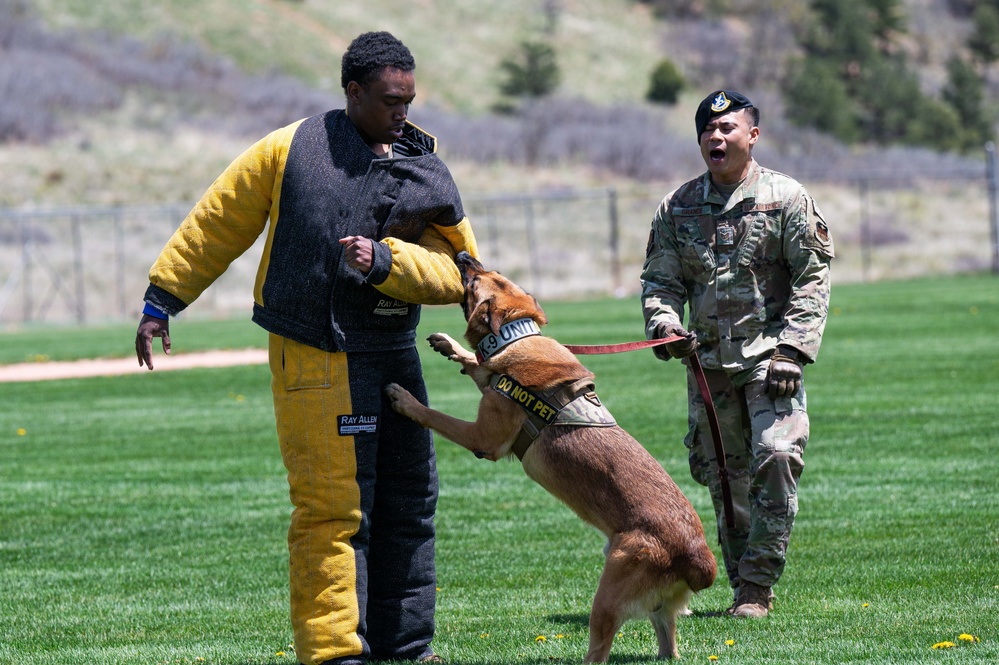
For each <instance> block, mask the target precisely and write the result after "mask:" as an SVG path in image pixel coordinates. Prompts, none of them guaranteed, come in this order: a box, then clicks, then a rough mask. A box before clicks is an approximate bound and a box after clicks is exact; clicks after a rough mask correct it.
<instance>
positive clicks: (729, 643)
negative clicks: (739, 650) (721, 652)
mask: <svg viewBox="0 0 999 665" xmlns="http://www.w3.org/2000/svg"><path fill="white" fill-rule="evenodd" d="M725 646H727V647H734V646H735V640H725Z"/></svg>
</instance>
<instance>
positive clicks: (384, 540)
mask: <svg viewBox="0 0 999 665" xmlns="http://www.w3.org/2000/svg"><path fill="white" fill-rule="evenodd" d="M269 344H270V368H271V377H272V379H271V388H272V392H273V394H274V412H275V418H276V421H277V431H278V440H279V442H280V445H281V455H282V457H283V459H284V464H285V467H286V468H287V470H288V484H289V488H290V494H291V502H292V505H293V506H294V510H293V512H292V516H291V526H290V528H289V530H288V551H289V563H290V586H291V621H292V627H293V629H294V636H295V652H296V655H297V656H298V659H299V660H300V661H301V662H302V663H304V664H305V665H317V664H319V663H326V662H331V663H337V664H342V665H355V664H361V663H366V662H367V661H368V660H369V659H370V660H386V659H401V660H410V659H418V658H421V657H423V656H425V655H429V654H430V653H432V651H431V649H430V641H431V639H432V637H433V633H434V603H435V600H436V575H435V571H434V522H433V519H434V511H435V509H436V505H437V493H438V481H437V469H436V460H435V456H434V448H433V437H432V434H431V433H430V431H429V430H427V429H424V428H423V427H420V426H419V425H417V424H416V423H415V422H413V421H411V420H409V419H408V418H405V417H404V416H401V415H399V414H397V413H395V412H394V411H393V410H392V409H391V407H389V406H388V404H387V402H386V400H385V399H384V397H383V395H382V388H383V386H385V385H386V384H387V383H392V382H394V383H398V384H400V385H402V386H404V387H405V388H407V389H408V390H409V391H410V392H412V393H413V395H415V396H416V397H417V398H418V399H420V400H421V401H423V402H424V403H426V387H425V385H424V383H423V378H422V369H421V366H420V360H419V356H418V354H417V351H416V349H415V348H409V349H405V350H402V351H390V352H380V353H327V352H325V351H321V350H319V349H315V348H312V347H309V346H306V345H304V344H299V343H297V342H294V341H292V340H290V339H287V338H283V337H280V336H277V335H273V334H272V335H271V336H270V341H269Z"/></svg>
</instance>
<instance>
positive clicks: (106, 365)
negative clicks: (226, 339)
mask: <svg viewBox="0 0 999 665" xmlns="http://www.w3.org/2000/svg"><path fill="white" fill-rule="evenodd" d="M266 362H267V350H266V349H239V350H235V351H206V352H202V353H174V354H173V355H169V356H167V355H164V354H159V355H157V356H156V357H155V358H154V359H153V366H154V367H155V370H154V371H156V372H168V371H171V370H178V369H192V368H195V367H232V366H235V365H260V364H264V363H266ZM148 371H149V370H148V369H147V368H146V367H140V366H139V361H138V360H136V359H135V358H134V357H130V358H96V359H93V360H74V361H72V362H35V363H18V364H16V365H0V383H13V382H21V381H48V380H52V379H79V378H86V377H91V376H117V375H120V374H140V373H142V372H148Z"/></svg>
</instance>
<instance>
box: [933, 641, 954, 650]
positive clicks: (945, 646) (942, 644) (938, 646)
mask: <svg viewBox="0 0 999 665" xmlns="http://www.w3.org/2000/svg"><path fill="white" fill-rule="evenodd" d="M956 646H957V645H956V644H954V643H953V642H937V643H936V644H934V645H933V648H934V649H950V648H951V647H956Z"/></svg>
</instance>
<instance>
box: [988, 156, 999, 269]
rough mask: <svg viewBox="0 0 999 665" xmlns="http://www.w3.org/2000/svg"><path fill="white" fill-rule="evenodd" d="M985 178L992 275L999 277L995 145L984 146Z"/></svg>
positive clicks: (998, 178)
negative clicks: (990, 237) (987, 195)
mask: <svg viewBox="0 0 999 665" xmlns="http://www.w3.org/2000/svg"><path fill="white" fill-rule="evenodd" d="M985 177H986V179H987V180H988V187H989V226H990V227H991V230H992V274H993V275H999V196H997V191H999V168H996V144H995V143H993V142H992V141H989V142H988V143H986V144H985Z"/></svg>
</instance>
